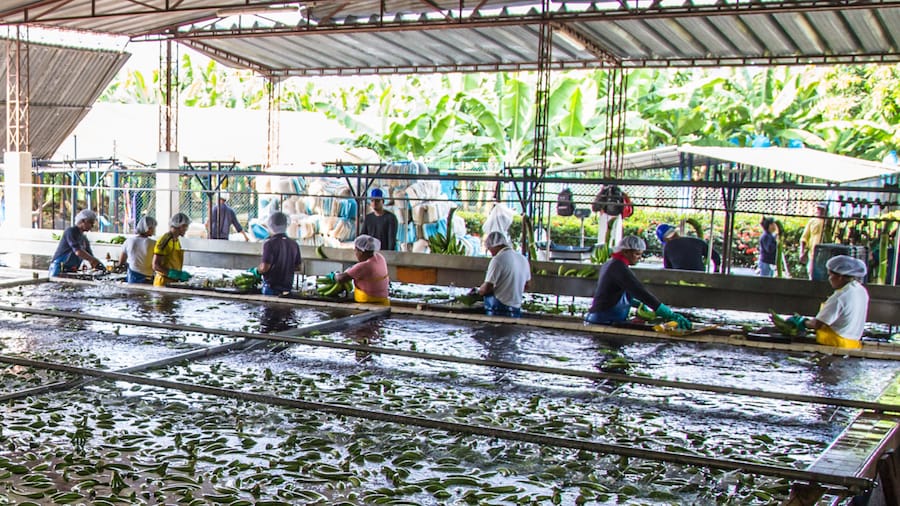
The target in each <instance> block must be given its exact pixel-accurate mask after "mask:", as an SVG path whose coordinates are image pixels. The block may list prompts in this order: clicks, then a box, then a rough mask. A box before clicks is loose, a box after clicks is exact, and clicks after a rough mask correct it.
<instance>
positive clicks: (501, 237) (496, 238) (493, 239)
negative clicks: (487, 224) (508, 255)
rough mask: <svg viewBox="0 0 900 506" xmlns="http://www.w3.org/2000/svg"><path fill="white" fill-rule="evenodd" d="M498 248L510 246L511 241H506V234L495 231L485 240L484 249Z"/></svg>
mask: <svg viewBox="0 0 900 506" xmlns="http://www.w3.org/2000/svg"><path fill="white" fill-rule="evenodd" d="M496 246H509V241H508V240H507V239H506V234H504V233H503V232H498V231H496V230H495V231H493V232H491V233H490V234H488V235H487V237H485V238H484V247H485V248H493V247H496Z"/></svg>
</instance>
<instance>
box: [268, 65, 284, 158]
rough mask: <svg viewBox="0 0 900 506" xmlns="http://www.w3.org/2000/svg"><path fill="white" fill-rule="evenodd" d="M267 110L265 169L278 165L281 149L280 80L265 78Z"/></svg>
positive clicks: (270, 77)
mask: <svg viewBox="0 0 900 506" xmlns="http://www.w3.org/2000/svg"><path fill="white" fill-rule="evenodd" d="M266 93H267V94H268V104H267V105H268V109H267V112H266V127H267V130H266V167H274V166H276V165H278V162H279V158H280V151H279V150H280V148H281V80H280V79H278V78H276V77H272V76H269V77H267V78H266Z"/></svg>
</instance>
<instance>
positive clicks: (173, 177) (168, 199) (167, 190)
mask: <svg viewBox="0 0 900 506" xmlns="http://www.w3.org/2000/svg"><path fill="white" fill-rule="evenodd" d="M156 168H157V169H161V170H166V169H171V170H178V169H179V168H180V165H179V155H178V151H160V152H158V153H156ZM179 198H180V196H179V194H178V174H176V173H172V172H159V173H157V174H156V216H155V218H156V221H158V222H159V230H161V231H168V230H169V220H170V219H171V218H172V216H173V215H174V214H175V213H177V212H178V211H179V205H178V202H179Z"/></svg>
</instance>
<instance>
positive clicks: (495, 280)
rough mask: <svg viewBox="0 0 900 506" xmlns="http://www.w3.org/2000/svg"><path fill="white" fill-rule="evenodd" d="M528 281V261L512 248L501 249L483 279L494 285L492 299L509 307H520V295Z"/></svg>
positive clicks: (529, 269) (529, 277) (529, 276)
mask: <svg viewBox="0 0 900 506" xmlns="http://www.w3.org/2000/svg"><path fill="white" fill-rule="evenodd" d="M530 279H531V266H530V265H529V264H528V259H527V258H525V257H524V256H523V255H522V254H521V253H519V252H518V251H515V250H513V249H512V248H503V249H502V250H500V252H499V253H497V255H496V256H494V258H492V259H491V263H489V264H488V269H487V274H486V275H485V277H484V281H485V282H486V283H491V284H492V285H494V297H497V300H499V301H500V302H502V303H504V304H506V305H507V306H509V307H522V293H523V292H524V291H525V283H527V282H528V281H529V280H530Z"/></svg>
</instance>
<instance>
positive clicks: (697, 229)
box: [684, 218, 704, 237]
mask: <svg viewBox="0 0 900 506" xmlns="http://www.w3.org/2000/svg"><path fill="white" fill-rule="evenodd" d="M684 222H685V223H687V224H688V225H690V226H691V228H693V229H694V235H696V236H697V237H703V236H704V234H703V225H701V224H700V220H698V219H697V218H685V220H684Z"/></svg>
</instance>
